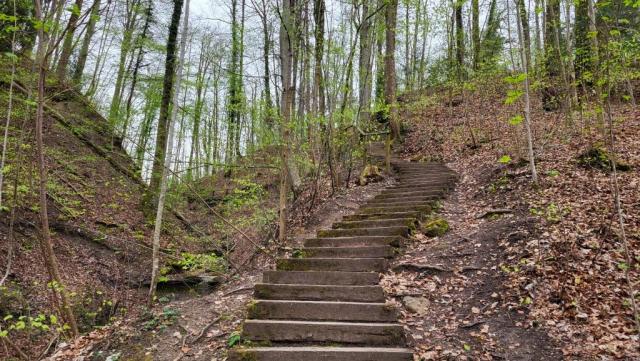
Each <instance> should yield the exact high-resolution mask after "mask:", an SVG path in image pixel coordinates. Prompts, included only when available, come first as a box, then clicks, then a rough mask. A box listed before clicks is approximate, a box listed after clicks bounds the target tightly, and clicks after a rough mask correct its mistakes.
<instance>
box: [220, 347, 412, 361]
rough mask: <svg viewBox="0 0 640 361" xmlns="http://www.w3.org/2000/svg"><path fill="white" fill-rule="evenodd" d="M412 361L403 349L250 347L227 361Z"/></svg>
mask: <svg viewBox="0 0 640 361" xmlns="http://www.w3.org/2000/svg"><path fill="white" fill-rule="evenodd" d="M248 360H251V361H285V360H286V361H413V352H412V351H411V350H410V349H406V348H388V347H330V346H320V347H318V346H309V347H252V348H235V349H233V350H231V351H230V352H229V358H228V361H248Z"/></svg>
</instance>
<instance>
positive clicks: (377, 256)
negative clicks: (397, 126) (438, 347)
mask: <svg viewBox="0 0 640 361" xmlns="http://www.w3.org/2000/svg"><path fill="white" fill-rule="evenodd" d="M392 165H393V168H394V169H395V170H396V171H397V172H398V174H397V179H398V182H397V184H395V185H393V186H390V187H388V188H386V189H385V190H383V191H382V192H381V193H380V194H378V195H377V196H375V197H374V198H373V199H371V200H369V201H368V202H367V203H366V204H365V205H363V206H362V207H361V208H360V209H359V210H358V211H357V212H356V213H355V214H353V215H349V216H345V217H343V219H342V221H341V222H337V223H335V224H333V226H332V228H331V229H327V230H321V231H318V233H317V237H316V238H312V239H307V240H306V241H305V242H304V247H303V248H301V249H300V250H299V251H298V252H296V255H299V256H300V257H298V258H285V259H279V260H278V261H277V266H276V270H275V271H267V272H265V273H264V276H263V280H262V283H258V284H256V285H255V293H254V298H255V301H254V302H253V303H252V304H251V305H250V306H249V311H248V316H247V320H246V321H245V323H244V327H243V331H242V340H243V345H242V346H239V347H236V348H234V349H232V350H230V352H229V358H228V359H229V360H230V361H241V360H242V361H249V360H252V361H254V360H255V361H281V360H282V361H284V360H304V361H316V360H323V361H343V360H344V361H347V360H348V361H410V360H413V352H412V350H411V349H408V348H407V345H406V340H405V335H404V329H403V327H402V325H401V324H399V323H398V322H397V315H396V310H395V309H394V308H393V307H392V306H390V305H389V304H387V303H385V294H384V292H383V290H382V287H380V286H379V285H378V283H379V280H380V273H382V272H385V270H386V268H387V264H388V260H389V259H390V258H392V257H393V256H394V254H395V253H396V252H397V250H398V247H400V246H401V245H402V243H403V241H405V240H406V239H407V237H408V236H410V234H411V232H412V231H413V230H415V229H416V227H418V226H419V223H420V222H421V221H422V220H423V218H424V217H425V216H426V215H427V214H428V213H429V212H430V211H431V209H432V206H433V202H434V201H435V200H437V199H440V198H442V197H443V196H444V194H445V193H446V192H447V191H448V190H449V189H450V188H451V187H452V186H453V184H454V181H455V174H454V173H453V172H452V171H451V170H449V169H448V168H446V167H445V166H443V165H441V164H435V163H411V162H406V161H402V160H393V161H392Z"/></svg>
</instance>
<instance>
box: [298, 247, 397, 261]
mask: <svg viewBox="0 0 640 361" xmlns="http://www.w3.org/2000/svg"><path fill="white" fill-rule="evenodd" d="M300 252H301V254H302V257H304V258H391V257H393V255H394V251H393V247H391V246H367V247H305V248H301V249H300Z"/></svg>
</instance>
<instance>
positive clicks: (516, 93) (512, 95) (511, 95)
mask: <svg viewBox="0 0 640 361" xmlns="http://www.w3.org/2000/svg"><path fill="white" fill-rule="evenodd" d="M522 94H524V93H523V92H522V90H518V89H516V90H509V91H507V99H505V100H504V103H505V104H506V105H511V104H513V103H515V102H516V100H518V99H520V97H521V96H522Z"/></svg>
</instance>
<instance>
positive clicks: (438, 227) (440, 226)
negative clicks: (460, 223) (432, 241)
mask: <svg viewBox="0 0 640 361" xmlns="http://www.w3.org/2000/svg"><path fill="white" fill-rule="evenodd" d="M448 230H449V223H448V222H447V221H446V220H445V219H443V218H433V219H430V220H428V221H427V222H426V223H425V224H424V225H423V226H422V233H424V234H425V235H426V236H429V237H441V236H443V235H444V234H445V233H447V231H448Z"/></svg>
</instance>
